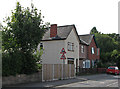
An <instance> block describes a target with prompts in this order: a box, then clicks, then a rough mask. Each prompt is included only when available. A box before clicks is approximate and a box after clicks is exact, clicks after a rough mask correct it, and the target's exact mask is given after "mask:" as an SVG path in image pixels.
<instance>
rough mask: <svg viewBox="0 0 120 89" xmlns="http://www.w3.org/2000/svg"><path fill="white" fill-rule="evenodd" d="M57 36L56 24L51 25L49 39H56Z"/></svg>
mask: <svg viewBox="0 0 120 89" xmlns="http://www.w3.org/2000/svg"><path fill="white" fill-rule="evenodd" d="M56 35H57V24H52V25H51V27H50V37H56Z"/></svg>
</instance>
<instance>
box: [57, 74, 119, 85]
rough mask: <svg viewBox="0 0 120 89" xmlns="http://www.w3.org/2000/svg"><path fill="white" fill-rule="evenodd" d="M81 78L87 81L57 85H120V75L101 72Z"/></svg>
mask: <svg viewBox="0 0 120 89" xmlns="http://www.w3.org/2000/svg"><path fill="white" fill-rule="evenodd" d="M77 78H79V77H77ZM80 78H83V79H86V81H80V82H75V83H71V84H66V85H60V86H56V87H118V85H119V86H120V76H115V75H107V74H99V75H90V76H80Z"/></svg>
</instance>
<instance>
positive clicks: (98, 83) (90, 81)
mask: <svg viewBox="0 0 120 89" xmlns="http://www.w3.org/2000/svg"><path fill="white" fill-rule="evenodd" d="M118 86H119V87H120V75H119V76H118V75H117V76H115V75H108V74H96V75H87V76H77V77H76V78H73V79H66V80H57V81H51V82H43V83H40V82H36V83H28V84H19V85H12V86H8V87H34V88H35V87H52V88H61V87H64V88H67V87H69V88H70V87H108V88H109V87H118ZM119 89H120V88H119Z"/></svg>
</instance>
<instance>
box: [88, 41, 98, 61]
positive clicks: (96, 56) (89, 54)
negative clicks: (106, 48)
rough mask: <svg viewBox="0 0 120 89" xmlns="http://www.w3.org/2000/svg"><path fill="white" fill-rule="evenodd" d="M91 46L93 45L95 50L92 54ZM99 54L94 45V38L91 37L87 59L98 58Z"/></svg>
mask: <svg viewBox="0 0 120 89" xmlns="http://www.w3.org/2000/svg"><path fill="white" fill-rule="evenodd" d="M92 47H94V50H95V53H94V54H92V52H91V48H92ZM99 53H100V52H99ZM99 56H100V55H97V47H96V44H95V41H94V39H92V41H91V43H90V45H89V46H88V59H90V60H96V59H99Z"/></svg>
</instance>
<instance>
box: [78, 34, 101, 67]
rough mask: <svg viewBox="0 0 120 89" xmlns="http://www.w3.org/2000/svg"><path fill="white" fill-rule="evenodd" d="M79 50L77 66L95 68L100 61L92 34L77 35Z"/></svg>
mask: <svg viewBox="0 0 120 89" xmlns="http://www.w3.org/2000/svg"><path fill="white" fill-rule="evenodd" d="M79 38H80V47H79V48H80V50H79V57H80V58H79V64H80V67H81V68H91V67H94V66H96V63H97V62H98V61H99V59H100V49H99V48H98V45H97V43H96V40H95V36H94V35H92V34H86V35H79Z"/></svg>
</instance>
